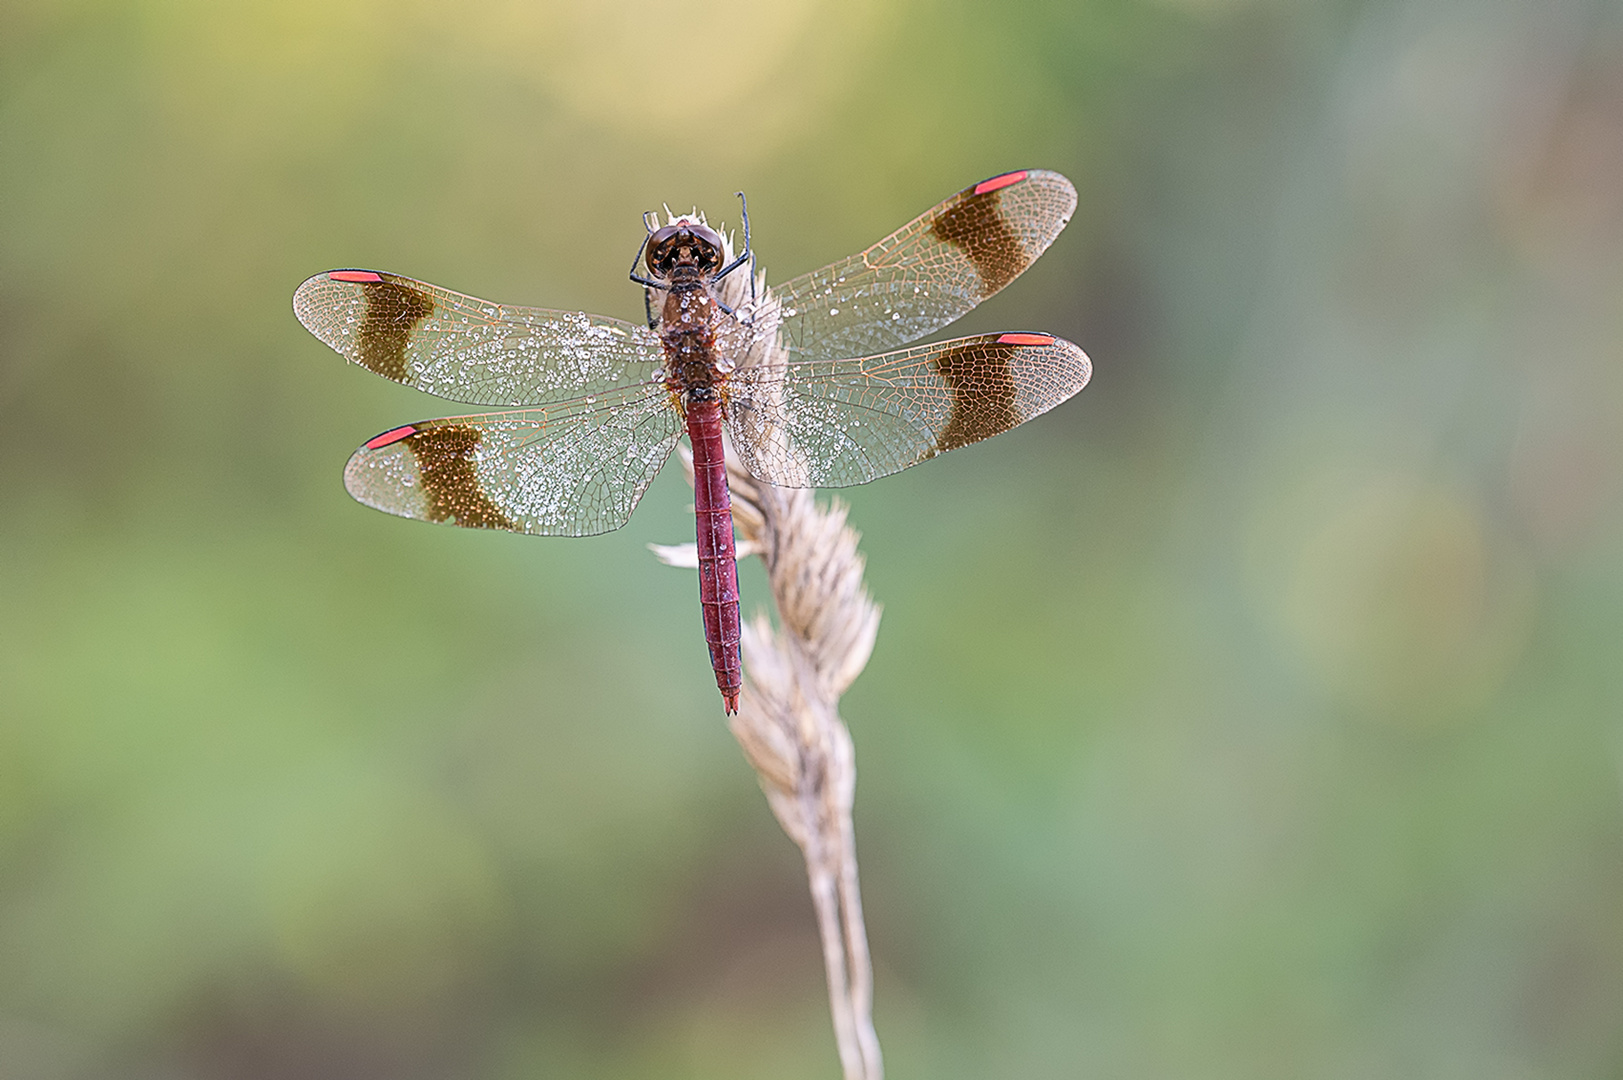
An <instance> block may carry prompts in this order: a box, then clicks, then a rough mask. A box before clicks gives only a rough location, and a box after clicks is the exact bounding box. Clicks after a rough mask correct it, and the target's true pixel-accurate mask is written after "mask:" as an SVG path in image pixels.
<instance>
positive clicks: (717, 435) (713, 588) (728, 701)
mask: <svg viewBox="0 0 1623 1080" xmlns="http://www.w3.org/2000/svg"><path fill="white" fill-rule="evenodd" d="M687 414H688V440H689V441H690V442H692V443H693V509H694V512H695V517H697V519H698V547H699V606H700V608H702V609H703V611H704V639H705V643H706V644H708V645H709V646H710V666H711V667H713V668H715V669H716V686H717V688H718V689H720V690H721V698H722V701H723V703H724V704H725V706H726V709H727V711H728V712H729V713H735V712H737V711H738V691H739V688H740V687H741V686H743V685H744V663H743V660H742V659H741V658H740V657H739V652H738V637H739V632H738V559H737V555H736V554H735V552H734V549H733V511H732V498H731V496H730V495H729V494H728V491H727V460H726V457H725V456H724V454H723V451H722V445H721V402H720V401H719V400H717V399H716V398H714V397H710V398H701V399H699V400H694V399H692V398H689V400H688V403H687Z"/></svg>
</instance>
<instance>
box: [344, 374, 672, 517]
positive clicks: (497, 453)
mask: <svg viewBox="0 0 1623 1080" xmlns="http://www.w3.org/2000/svg"><path fill="white" fill-rule="evenodd" d="M681 433H682V421H681V416H680V414H678V413H677V411H676V409H675V408H673V407H672V404H671V402H670V399H669V395H668V394H667V393H666V391H665V389H664V388H663V387H662V386H643V387H638V388H635V389H634V390H624V391H621V392H619V393H616V394H610V395H609V399H608V400H604V399H601V398H600V399H598V400H596V401H593V402H587V401H585V400H581V401H575V402H566V403H563V404H560V405H557V406H554V407H548V408H539V409H523V410H519V411H515V412H500V413H486V414H484V415H481V416H460V417H449V418H446V419H443V420H427V421H424V422H422V423H418V424H408V425H406V426H405V427H400V428H396V429H394V430H393V431H388V432H385V433H384V434H382V435H379V436H377V437H376V438H374V439H371V440H369V441H368V442H367V443H366V445H364V446H362V447H361V448H360V449H359V450H357V451H355V454H354V455H353V456H352V457H351V458H350V459H349V464H348V465H347V466H345V467H344V486H345V487H346V488H348V489H349V493H350V494H351V495H353V496H354V497H355V498H356V499H357V500H359V501H360V502H363V503H365V504H366V505H368V506H372V507H376V508H377V509H379V510H384V511H387V512H388V513H391V514H398V515H400V516H401V517H409V518H419V519H421V520H423V521H438V522H448V523H450V524H453V525H462V526H466V527H469V528H478V529H506V530H509V531H511V532H521V533H532V534H535V535H539V536H591V535H594V534H596V533H603V532H609V531H611V530H613V529H618V528H619V527H620V526H622V525H624V524H625V523H626V520H627V519H628V518H630V517H631V511H632V510H633V509H635V508H636V505H637V501H638V500H639V499H641V498H642V493H643V492H644V491H645V490H647V488H648V484H649V482H650V481H652V480H653V478H654V475H655V474H656V473H658V472H659V467H660V466H661V465H663V464H664V462H665V459H666V458H668V457H670V454H671V450H672V449H673V448H675V446H676V440H677V438H678V436H680V435H681Z"/></svg>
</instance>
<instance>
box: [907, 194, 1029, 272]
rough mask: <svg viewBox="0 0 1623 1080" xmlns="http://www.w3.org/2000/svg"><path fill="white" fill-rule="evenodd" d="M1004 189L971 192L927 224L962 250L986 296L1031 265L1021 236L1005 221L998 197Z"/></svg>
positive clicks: (940, 237) (945, 239)
mask: <svg viewBox="0 0 1623 1080" xmlns="http://www.w3.org/2000/svg"><path fill="white" fill-rule="evenodd" d="M1002 198H1003V189H1002V188H994V189H993V190H991V191H987V192H983V193H982V194H980V195H970V196H969V197H968V198H966V199H964V200H963V201H962V202H959V203H956V204H954V205H953V206H950V207H948V208H947V209H946V210H944V211H942V213H941V215H940V216H939V217H937V218H936V219H935V220H934V221H933V222H931V223H930V231H931V232H933V233H935V235H936V236H937V237H938V238H939V239H941V240H942V241H944V242H945V243H948V244H953V245H955V246H956V247H958V248H960V249H962V251H963V253H964V254H965V255H966V256H967V257H968V258H969V261H970V262H972V263H974V264H975V272H976V273H977V274H979V275H980V279H981V298H982V299H985V298H986V297H988V296H991V295H992V294H993V293H995V292H997V291H998V290H999V289H1001V288H1003V286H1005V285H1007V284H1008V283H1009V282H1011V281H1013V280H1014V279H1015V278H1017V277H1019V276H1020V272H1021V271H1022V270H1024V269H1025V268H1026V267H1028V266H1030V265H1031V259H1029V258H1028V257H1027V256H1026V249H1025V248H1024V247H1022V246H1021V244H1020V237H1019V236H1017V235H1016V234H1015V231H1014V230H1013V229H1012V228H1010V227H1009V223H1008V222H1007V221H1006V220H1004V217H1003V211H1002V209H1001V205H1000V200H1001V199H1002Z"/></svg>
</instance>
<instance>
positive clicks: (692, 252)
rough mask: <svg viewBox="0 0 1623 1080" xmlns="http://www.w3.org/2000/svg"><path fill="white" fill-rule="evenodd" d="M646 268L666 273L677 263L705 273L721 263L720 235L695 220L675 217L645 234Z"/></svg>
mask: <svg viewBox="0 0 1623 1080" xmlns="http://www.w3.org/2000/svg"><path fill="white" fill-rule="evenodd" d="M647 261H648V269H649V270H652V271H653V272H654V273H656V274H658V275H660V276H661V277H669V276H670V275H671V274H672V273H674V272H675V271H676V269H677V268H678V267H681V266H690V267H692V268H693V269H695V270H697V271H699V272H700V273H709V272H710V271H712V270H715V269H717V268H719V267H720V266H721V237H720V236H719V235H717V233H716V231H715V230H714V229H712V228H710V227H709V226H706V225H701V224H699V223H698V222H696V221H676V222H673V223H672V224H670V225H666V226H665V227H664V228H662V229H656V230H655V231H654V233H653V235H652V236H650V237H649V238H648V255H647Z"/></svg>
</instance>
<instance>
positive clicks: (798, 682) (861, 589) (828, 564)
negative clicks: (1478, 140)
mask: <svg viewBox="0 0 1623 1080" xmlns="http://www.w3.org/2000/svg"><path fill="white" fill-rule="evenodd" d="M686 460H687V459H686V458H685V457H684V461H686ZM727 466H728V477H727V478H728V483H729V485H730V487H731V489H732V497H733V517H734V524H735V526H736V528H737V530H738V534H739V539H740V541H741V542H742V543H741V544H740V549H741V550H745V549H747V550H751V551H754V552H756V553H758V554H760V556H761V559H762V561H763V562H765V563H766V569H767V576H768V579H769V580H770V582H771V585H772V596H773V600H774V601H775V603H776V606H777V611H778V626H777V627H773V626H772V624H771V622H770V621H769V620H768V619H767V618H766V616H765V615H764V614H760V615H757V616H756V617H755V618H754V619H753V620H751V621H750V622H749V623H748V624H746V625H745V626H744V628H743V630H744V637H743V649H744V672H745V679H744V689H743V693H742V696H741V697H740V699H739V710H738V713H737V714H736V715H735V716H733V717H732V719H731V722H730V724H731V728H732V732H733V735H734V737H735V738H737V739H738V742H739V745H740V746H741V747H742V748H743V751H744V756H745V757H746V758H748V759H749V762H750V764H751V766H753V767H754V769H755V771H756V774H757V776H758V777H759V778H760V783H761V789H762V790H763V791H764V792H765V793H766V797H767V802H768V804H769V805H770V806H771V807H772V812H773V813H774V814H775V815H776V816H777V819H778V822H779V824H781V825H782V826H783V829H784V831H785V832H786V833H788V834H789V837H790V838H791V839H792V840H794V842H795V843H796V844H798V845H800V849H801V851H802V853H803V854H804V856H805V860H806V876H807V879H808V882H809V884H810V887H811V897H812V903H813V904H814V906H815V908H816V912H817V928H818V933H819V934H820V936H821V938H822V942H823V962H824V966H825V967H826V969H827V973H828V993H829V1006H830V1010H831V1012H832V1014H833V1020H834V1035H835V1040H836V1041H837V1043H838V1045H839V1052H840V1063H841V1065H842V1066H843V1068H844V1071H845V1077H846V1080H880V1078H881V1077H882V1076H883V1074H884V1069H883V1065H882V1062H881V1059H880V1053H879V1039H878V1036H877V1035H876V1034H875V1033H874V1028H873V1015H872V1010H873V966H872V963H871V962H870V959H869V956H868V938H867V931H866V930H865V928H864V926H863V922H862V899H861V895H860V891H859V889H858V884H857V855H856V830H855V827H854V826H853V824H852V817H851V808H852V803H853V800H854V797H855V794H856V757H855V752H854V749H853V746H852V743H851V733H850V731H849V730H848V729H847V728H846V726H845V724H844V722H843V721H841V720H840V716H839V710H838V703H839V698H840V695H841V694H842V693H844V692H845V689H846V688H847V687H848V686H850V685H851V682H852V680H854V679H855V678H856V677H857V675H858V674H860V673H861V671H862V668H863V666H864V665H865V664H866V663H867V661H868V656H869V654H870V653H871V652H872V650H873V643H874V636H875V635H876V634H877V633H878V630H879V608H878V606H877V605H876V604H875V603H874V602H873V600H872V598H871V597H869V595H868V592H867V589H866V587H865V586H864V585H863V581H862V569H863V560H862V556H861V555H860V554H859V553H858V551H857V534H856V533H855V532H854V531H852V530H851V529H849V528H847V527H846V524H845V513H846V512H845V508H844V507H843V506H841V505H840V504H839V503H837V502H836V503H834V504H833V505H831V506H829V507H827V508H823V507H820V506H818V505H817V502H816V500H815V499H814V498H813V497H812V493H811V492H809V491H803V490H796V489H789V488H775V487H771V486H769V485H765V484H760V483H758V482H757V481H755V480H754V479H753V478H752V477H750V476H749V474H748V473H746V472H744V471H743V470H742V469H741V468H739V467H738V466H737V464H736V463H735V462H734V461H733V460H732V459H731V457H730V456H729V459H728V463H727ZM691 478H692V470H691V465H690V467H689V479H691ZM656 551H657V553H658V554H659V555H660V557H661V558H663V559H665V561H667V562H673V563H678V564H681V563H685V562H686V561H687V553H686V545H684V546H683V547H680V548H659V549H656Z"/></svg>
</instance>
